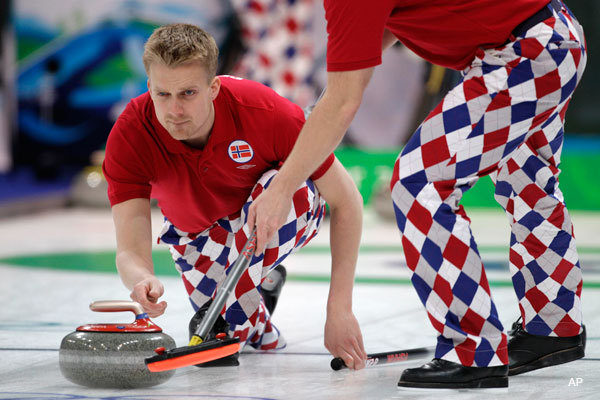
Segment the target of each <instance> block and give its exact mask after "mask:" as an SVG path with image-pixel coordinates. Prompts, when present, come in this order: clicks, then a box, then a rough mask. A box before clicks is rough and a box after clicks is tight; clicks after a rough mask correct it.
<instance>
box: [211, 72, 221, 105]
mask: <svg viewBox="0 0 600 400" xmlns="http://www.w3.org/2000/svg"><path fill="white" fill-rule="evenodd" d="M209 88H210V97H211V100H214V99H216V98H217V96H218V94H219V90H221V80H220V79H219V77H218V76H215V77H214V78H213V80H212V81H211V82H210V87H209Z"/></svg>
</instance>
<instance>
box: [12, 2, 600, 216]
mask: <svg viewBox="0 0 600 400" xmlns="http://www.w3.org/2000/svg"><path fill="white" fill-rule="evenodd" d="M567 4H568V5H569V6H570V8H571V9H572V10H573V11H574V13H575V14H576V15H577V16H578V18H579V20H580V22H581V23H582V24H583V26H584V28H585V31H586V35H587V40H588V50H589V54H590V56H589V61H588V66H587V71H586V73H585V74H584V77H583V80H582V82H581V84H580V86H579V88H578V89H577V92H576V94H575V97H574V99H573V101H572V102H571V106H570V108H569V111H568V113H567V123H566V134H567V137H566V140H565V148H564V151H563V164H562V167H563V170H564V172H563V174H562V175H561V187H562V190H563V192H564V193H565V198H566V201H567V205H568V206H569V208H570V209H578V210H588V211H590V210H600V194H599V193H600V185H599V184H598V182H597V178H596V175H595V171H594V169H595V168H597V166H599V165H600V96H598V93H600V74H598V72H600V62H598V61H597V58H596V57H595V55H596V54H599V53H600V48H599V47H600V27H599V26H598V23H597V22H598V21H599V20H600V1H599V0H593V1H590V0H568V1H567ZM323 14H324V11H323V6H322V1H320V0H171V1H168V2H165V1H160V0H143V1H142V0H62V1H60V2H48V1H45V0H2V1H0V23H1V32H0V34H1V40H0V55H1V60H0V217H7V216H14V215H17V214H24V213H31V212H35V211H37V210H45V209H49V208H57V207H59V208H60V207H69V206H85V207H105V208H107V209H108V202H107V199H106V184H105V181H104V180H103V177H102V174H101V170H100V168H99V166H100V164H101V162H102V158H103V153H102V150H103V147H104V144H105V142H106V138H107V136H108V133H109V131H110V129H111V127H112V125H113V123H114V122H115V119H116V118H117V116H118V115H119V113H120V112H121V111H122V109H123V108H124V106H125V105H126V104H127V102H128V101H129V100H130V99H131V98H132V97H135V96H138V95H139V94H141V93H143V92H144V91H145V90H146V79H147V78H146V75H145V72H144V68H143V65H142V61H141V55H142V51H143V44H144V42H145V40H146V38H147V37H148V36H149V35H150V34H151V32H152V31H153V29H154V28H156V27H158V26H159V25H162V24H166V23H171V22H189V23H193V24H197V25H199V26H201V27H203V28H204V29H206V30H207V31H209V32H210V33H211V34H212V35H213V36H214V37H215V39H216V40H217V43H218V45H219V47H220V51H221V59H220V66H219V71H218V73H219V74H232V75H237V76H241V77H245V78H249V79H254V80H257V81H259V82H262V83H264V84H266V85H268V86H270V87H272V88H273V89H275V90H276V91H277V92H278V93H279V94H281V95H282V96H285V97H287V98H289V99H290V100H292V101H294V102H296V103H297V104H299V105H300V106H301V107H305V108H306V107H309V106H310V105H311V104H313V103H314V101H315V100H316V98H317V97H318V95H319V94H320V92H321V91H322V89H323V87H324V84H325V81H326V72H325V47H326V32H325V19H324V15H323ZM457 80H458V73H457V72H455V71H451V70H446V69H444V68H441V67H437V66H432V65H430V64H428V63H427V62H425V61H423V60H421V59H419V58H418V57H416V56H415V55H413V54H412V53H411V52H410V51H409V50H407V49H406V48H404V47H403V46H401V45H396V46H395V47H394V48H392V49H390V50H389V51H388V52H386V54H385V55H384V62H383V64H382V65H380V66H379V67H377V69H376V72H375V76H374V78H373V81H372V82H371V84H370V85H369V88H368V90H367V92H366V94H365V99H364V101H363V106H362V107H361V109H360V110H359V112H358V114H357V116H356V119H355V121H354V122H353V124H352V126H351V128H350V130H349V132H348V134H347V135H346V138H345V139H344V142H343V143H342V145H341V146H340V147H339V148H338V150H337V151H336V154H337V155H338V158H340V160H341V161H342V163H343V164H344V165H345V166H346V167H347V168H348V169H349V171H350V172H351V174H352V176H353V178H354V179H355V181H356V183H357V185H358V186H359V189H360V190H361V192H362V194H363V198H364V200H365V203H366V205H367V206H368V207H372V208H373V209H375V211H376V212H377V214H378V215H379V216H380V217H382V218H384V219H390V218H392V217H391V214H392V209H391V202H390V199H389V193H388V192H389V190H388V182H389V178H390V177H391V173H392V167H393V163H394V160H395V158H396V157H397V155H398V153H399V151H400V149H401V147H402V145H403V144H404V143H405V141H406V140H407V139H408V137H409V136H410V134H411V133H412V132H413V131H414V129H415V127H416V126H417V125H418V123H419V122H420V121H421V120H422V119H423V118H424V117H425V116H426V114H427V113H428V112H429V111H430V110H431V109H432V108H433V107H434V106H435V104H436V103H437V102H438V101H439V100H440V99H441V97H442V96H443V94H444V93H445V92H446V91H447V90H448V89H449V88H451V87H452V86H453V85H454V84H455V83H456V82H457ZM491 191H492V184H491V181H490V180H489V179H488V178H485V179H482V182H480V183H479V184H478V185H477V186H476V187H475V188H474V189H473V190H471V191H470V192H468V193H467V194H466V196H465V200H464V201H465V205H467V206H472V207H483V208H486V207H498V206H497V205H496V204H495V202H494V200H493V197H492V196H491Z"/></svg>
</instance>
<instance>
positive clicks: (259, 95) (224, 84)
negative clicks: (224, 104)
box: [219, 75, 285, 111]
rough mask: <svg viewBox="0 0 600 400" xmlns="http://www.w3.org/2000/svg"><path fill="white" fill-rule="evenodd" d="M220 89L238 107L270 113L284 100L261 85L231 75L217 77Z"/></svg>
mask: <svg viewBox="0 0 600 400" xmlns="http://www.w3.org/2000/svg"><path fill="white" fill-rule="evenodd" d="M219 79H220V80H221V88H222V90H223V91H224V93H225V95H226V97H227V99H228V101H229V102H230V103H234V105H236V106H238V107H249V108H255V109H264V110H267V111H272V110H273V109H275V108H276V107H277V104H278V103H280V102H282V101H285V99H284V98H283V97H281V96H279V95H278V94H277V92H275V91H274V90H273V89H271V88H270V87H268V86H265V85H263V84H262V83H259V82H256V81H253V80H250V79H244V78H239V77H237V76H231V75H219Z"/></svg>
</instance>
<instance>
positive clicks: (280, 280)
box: [260, 264, 287, 315]
mask: <svg viewBox="0 0 600 400" xmlns="http://www.w3.org/2000/svg"><path fill="white" fill-rule="evenodd" d="M286 276H287V272H286V270H285V267H284V266H283V265H281V264H279V265H277V266H276V267H275V268H273V269H272V270H271V271H269V273H268V274H267V276H266V277H265V280H264V281H263V282H262V284H261V285H260V294H261V295H262V297H263V300H264V301H265V306H266V307H267V310H269V314H271V315H273V311H275V306H276V305H277V300H278V299H279V295H280V294H281V288H282V287H283V284H284V283H285V278H286Z"/></svg>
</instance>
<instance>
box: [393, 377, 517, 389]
mask: <svg viewBox="0 0 600 400" xmlns="http://www.w3.org/2000/svg"><path fill="white" fill-rule="evenodd" d="M398 386H399V387H409V388H422V389H490V388H507V387H508V377H507V376H492V377H488V378H481V379H474V380H472V381H468V382H409V381H399V382H398Z"/></svg>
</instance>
